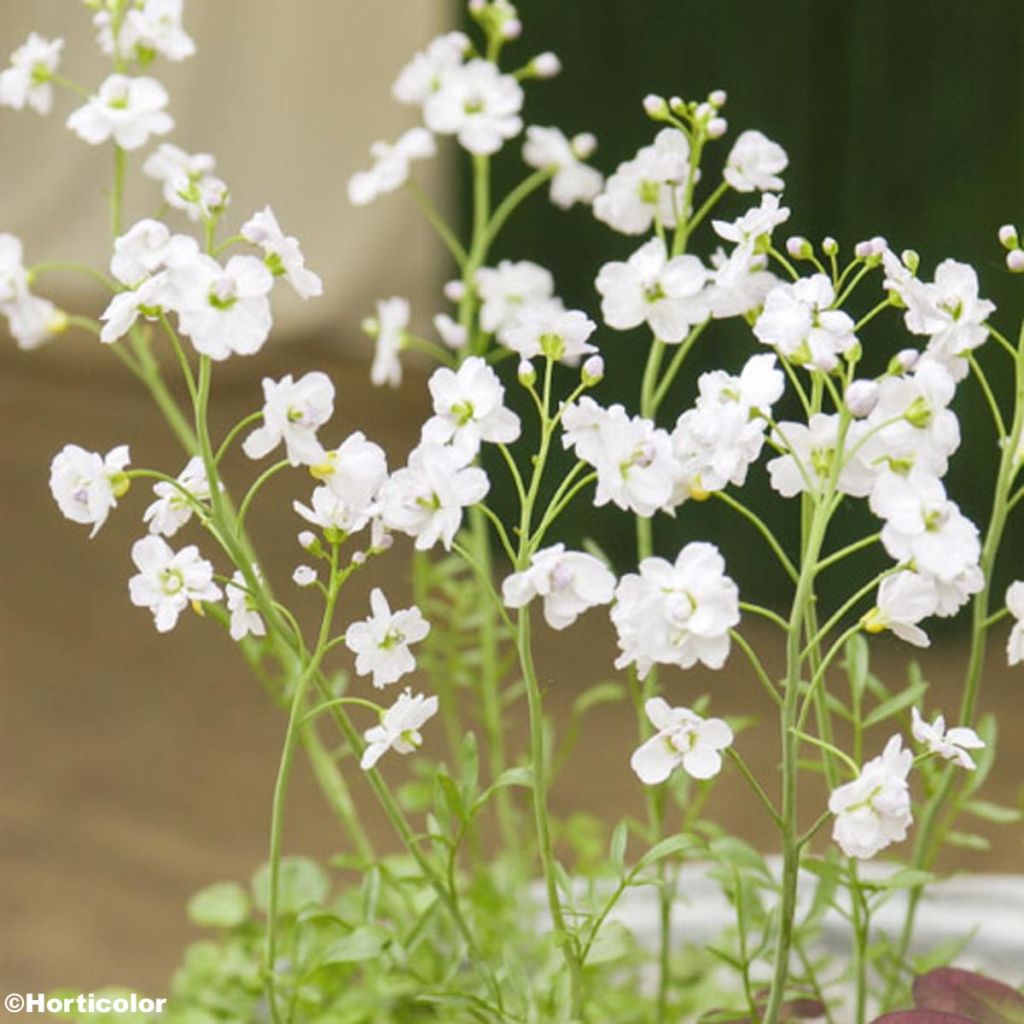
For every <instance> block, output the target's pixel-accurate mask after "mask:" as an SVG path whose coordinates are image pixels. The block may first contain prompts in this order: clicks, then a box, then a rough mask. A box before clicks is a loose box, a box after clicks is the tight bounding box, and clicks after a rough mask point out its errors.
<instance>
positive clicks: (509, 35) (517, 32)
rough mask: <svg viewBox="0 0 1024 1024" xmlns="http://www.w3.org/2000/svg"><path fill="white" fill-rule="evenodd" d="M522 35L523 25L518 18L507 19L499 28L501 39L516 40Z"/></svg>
mask: <svg viewBox="0 0 1024 1024" xmlns="http://www.w3.org/2000/svg"><path fill="white" fill-rule="evenodd" d="M522 34H523V23H522V22H521V21H520V20H519V19H518V18H509V20H508V21H506V22H505V24H504V25H502V26H501V38H502V39H518V38H519V37H520V36H521V35H522Z"/></svg>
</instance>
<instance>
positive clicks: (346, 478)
mask: <svg viewBox="0 0 1024 1024" xmlns="http://www.w3.org/2000/svg"><path fill="white" fill-rule="evenodd" d="M312 473H313V475H314V476H316V478H317V479H319V480H323V481H324V486H322V487H318V488H316V490H315V491H314V492H313V497H312V506H313V507H312V509H310V508H307V507H306V506H305V505H300V504H299V503H298V502H295V503H294V508H295V511H296V512H298V513H299V515H301V516H302V517H303V518H304V519H306V520H308V521H309V522H311V523H314V524H316V525H317V526H319V527H320V528H321V529H324V530H328V529H330V530H340V531H341V532H342V533H345V534H352V533H357V532H358V531H359V530H361V529H363V527H365V526H366V524H367V523H368V522H369V521H370V518H371V517H372V516H373V515H375V514H376V511H377V509H376V500H377V496H378V494H379V493H380V489H381V487H383V486H384V483H385V481H386V480H387V478H388V463H387V456H386V455H385V454H384V449H383V448H381V447H380V445H377V444H374V443H373V442H372V441H367V439H366V436H365V435H364V434H363V433H362V431H356V432H355V433H354V434H351V435H349V436H348V437H347V438H346V439H345V441H344V442H343V444H342V445H341V447H339V448H337V449H335V450H334V451H332V452H327V453H326V455H325V456H324V459H323V462H321V463H319V464H318V465H315V466H313V467H312Z"/></svg>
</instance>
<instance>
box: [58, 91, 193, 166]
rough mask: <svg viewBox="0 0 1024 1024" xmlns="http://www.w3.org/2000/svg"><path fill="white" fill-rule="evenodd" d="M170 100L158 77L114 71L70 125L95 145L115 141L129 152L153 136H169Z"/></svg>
mask: <svg viewBox="0 0 1024 1024" xmlns="http://www.w3.org/2000/svg"><path fill="white" fill-rule="evenodd" d="M167 102H168V96H167V90H166V89H165V88H164V87H163V86H162V85H161V84H160V83H159V82H158V81H157V80H156V79H155V78H146V77H139V78H131V77H129V76H128V75H122V74H114V75H111V76H110V77H109V78H107V80H106V81H105V82H104V83H103V84H102V85H101V86H100V88H99V91H98V92H97V93H96V94H95V95H94V96H92V97H90V99H89V100H88V102H87V103H86V104H85V106H83V107H79V108H78V109H77V110H75V111H73V112H72V114H71V116H70V117H68V121H67V126H68V128H70V129H71V130H72V131H73V132H74V133H75V134H76V135H77V136H78V137H79V138H80V139H82V140H83V141H84V142H88V143H89V144H90V145H93V146H99V145H102V144H103V143H104V142H107V141H108V140H113V141H114V142H115V143H116V144H117V145H118V146H120V147H121V148H122V149H126V150H128V151H131V150H135V149H140V148H141V147H142V146H144V145H145V144H146V143H147V142H148V141H149V139H150V138H151V137H152V136H154V135H166V134H167V133H168V132H169V131H170V130H171V129H172V128H173V127H174V121H173V119H172V118H171V115H170V114H168V113H167V110H166V107H167Z"/></svg>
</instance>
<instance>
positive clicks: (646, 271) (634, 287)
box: [596, 238, 710, 343]
mask: <svg viewBox="0 0 1024 1024" xmlns="http://www.w3.org/2000/svg"><path fill="white" fill-rule="evenodd" d="M707 279H708V272H707V269H706V268H705V266H704V264H703V263H701V261H700V260H699V259H698V258H697V257H696V256H689V255H685V256H676V257H675V258H673V259H670V258H669V255H668V251H667V250H666V248H665V243H664V242H662V241H661V239H658V238H652V239H651V240H650V241H649V242H646V243H645V244H644V245H642V246H641V247H640V248H639V249H637V250H636V252H634V253H633V255H632V256H630V257H629V259H628V260H627V261H626V262H625V263H620V262H616V263H606V264H605V265H604V266H603V267H602V268H601V270H600V272H599V273H598V275H597V281H596V285H597V290H598V291H599V292H600V293H601V296H602V299H601V314H602V316H603V317H604V319H605V323H607V324H608V326H609V327H614V328H615V329H616V330H620V331H626V330H630V329H631V328H633V327H639V325H640V324H642V323H644V321H646V322H647V324H648V326H649V327H650V328H651V330H652V331H653V332H654V335H655V337H657V338H659V339H660V340H662V341H665V342H669V343H676V342H680V341H682V340H683V338H685V337H686V335H687V333H688V332H689V330H690V328H691V327H693V326H694V325H695V324H699V323H701V322H702V321H703V320H706V319H707V317H708V316H709V314H710V309H709V306H708V297H707V294H706V292H705V290H704V285H705V284H706V282H707Z"/></svg>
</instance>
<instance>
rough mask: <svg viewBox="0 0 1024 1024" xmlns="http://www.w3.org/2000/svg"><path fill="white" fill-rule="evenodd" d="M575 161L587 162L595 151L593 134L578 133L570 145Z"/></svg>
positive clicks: (595, 138) (595, 141) (595, 143)
mask: <svg viewBox="0 0 1024 1024" xmlns="http://www.w3.org/2000/svg"><path fill="white" fill-rule="evenodd" d="M570 145H571V146H572V151H573V153H574V154H575V156H576V159H577V160H588V159H589V158H590V157H592V156H593V155H594V152H595V151H596V150H597V136H596V135H594V134H593V132H580V133H579V135H574V136H573V137H572V141H571V143H570Z"/></svg>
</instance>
